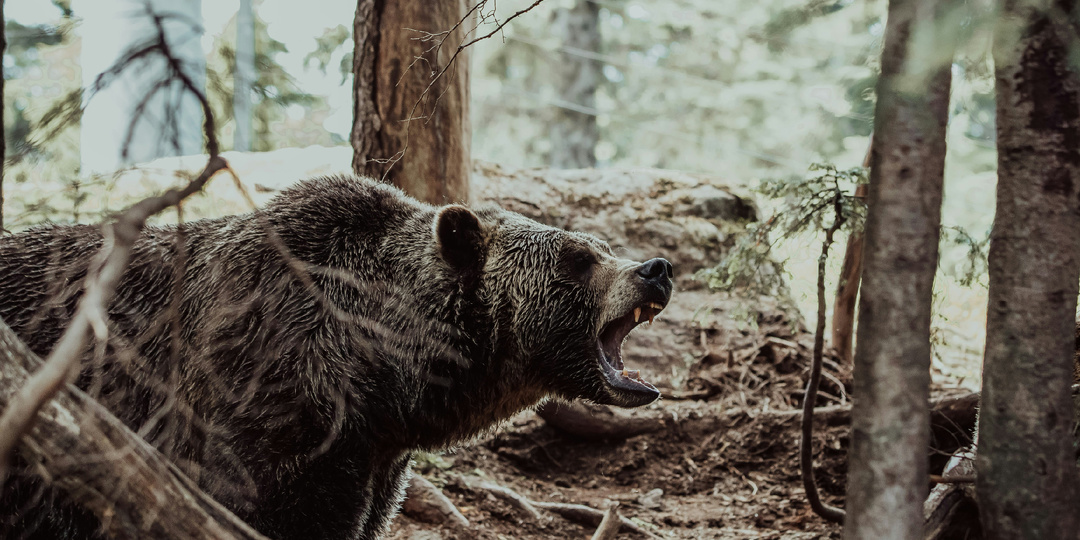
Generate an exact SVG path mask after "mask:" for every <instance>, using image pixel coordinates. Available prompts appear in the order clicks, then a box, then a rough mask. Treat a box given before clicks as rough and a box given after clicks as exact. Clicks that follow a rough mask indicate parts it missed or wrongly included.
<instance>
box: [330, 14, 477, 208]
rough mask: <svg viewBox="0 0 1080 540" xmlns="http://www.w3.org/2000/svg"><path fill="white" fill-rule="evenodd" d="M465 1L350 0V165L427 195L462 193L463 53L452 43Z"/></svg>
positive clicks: (464, 26) (460, 30)
mask: <svg viewBox="0 0 1080 540" xmlns="http://www.w3.org/2000/svg"><path fill="white" fill-rule="evenodd" d="M471 5H472V4H471V0H451V1H445V2H393V1H388V0H359V1H358V2H357V5H356V17H355V19H354V21H353V39H354V42H355V43H354V45H355V49H354V53H353V128H352V134H351V142H352V146H353V163H352V167H353V171H354V172H356V173H357V174H363V175H368V176H371V177H374V178H377V179H383V180H385V181H387V182H390V183H392V184H394V185H395V186H398V187H400V188H402V189H403V190H405V191H406V192H407V193H409V194H410V195H412V196H414V197H416V198H418V199H421V200H424V201H427V202H430V203H434V204H446V203H450V202H467V201H468V195H469V189H468V188H469V171H470V169H471V157H470V155H469V143H470V138H471V131H470V124H469V69H468V66H469V58H468V56H469V53H468V51H467V50H464V49H459V46H460V45H461V44H463V42H464V39H465V31H466V30H471V29H472V27H473V23H472V17H471V15H470V14H469V10H470V8H471ZM467 15H468V16H467ZM466 19H467V20H466ZM463 20H464V22H462V21H463ZM459 22H460V23H461V24H460V25H459V24H458V23H459ZM444 70H445V71H444Z"/></svg>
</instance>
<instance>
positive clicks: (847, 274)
mask: <svg viewBox="0 0 1080 540" xmlns="http://www.w3.org/2000/svg"><path fill="white" fill-rule="evenodd" d="M873 140H874V139H873V134H871V135H870V141H871V144H870V147H869V148H867V149H866V157H865V158H863V164H862V166H863V168H864V169H869V168H870V154H871V153H872V151H873V147H874V145H873ZM855 196H856V197H860V198H866V184H861V185H859V186H858V187H856V188H855ZM862 266H863V232H862V231H855V232H852V233H851V236H848V241H847V248H846V249H845V250H844V264H843V266H842V267H841V269H840V284H839V285H837V287H836V300H835V301H834V302H833V317H832V346H833V348H834V349H836V354H837V355H838V356H839V357H840V359H841V360H842V361H843V362H844V363H845V364H846V365H851V355H852V352H854V351H853V349H852V339H851V338H852V337H854V335H855V301H856V300H857V299H858V298H859V285H860V284H861V283H862Z"/></svg>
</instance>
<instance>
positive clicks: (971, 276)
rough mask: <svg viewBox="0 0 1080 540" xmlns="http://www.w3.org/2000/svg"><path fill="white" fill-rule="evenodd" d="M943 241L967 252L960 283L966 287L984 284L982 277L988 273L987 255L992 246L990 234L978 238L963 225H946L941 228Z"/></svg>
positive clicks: (959, 277)
mask: <svg viewBox="0 0 1080 540" xmlns="http://www.w3.org/2000/svg"><path fill="white" fill-rule="evenodd" d="M941 242H942V243H943V244H952V245H953V246H956V247H959V248H960V249H962V250H963V251H964V252H965V254H966V255H965V257H964V260H963V263H962V265H961V267H960V269H959V272H958V276H957V277H958V280H959V282H960V284H961V285H963V286H964V287H971V286H972V285H974V284H976V283H980V284H983V283H982V278H983V277H985V276H986V273H987V266H986V264H987V263H986V257H987V251H988V249H989V247H990V235H986V236H985V237H983V239H982V240H977V239H976V238H975V237H973V236H972V235H971V234H970V233H968V232H967V231H966V230H964V228H963V227H958V226H945V227H942V228H941ZM943 249H944V248H943ZM983 285H985V284H983Z"/></svg>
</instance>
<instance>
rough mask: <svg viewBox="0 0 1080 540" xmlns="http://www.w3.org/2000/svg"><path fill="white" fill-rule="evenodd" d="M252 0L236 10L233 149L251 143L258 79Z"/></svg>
mask: <svg viewBox="0 0 1080 540" xmlns="http://www.w3.org/2000/svg"><path fill="white" fill-rule="evenodd" d="M251 1H252V0H240V9H239V10H238V11H237V12H236V65H235V71H234V73H233V127H234V128H235V132H234V133H233V150H238V151H240V152H250V151H251V147H252V124H251V118H252V103H251V87H252V85H253V84H254V83H255V12H254V9H252V6H251Z"/></svg>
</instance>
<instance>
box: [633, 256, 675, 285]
mask: <svg viewBox="0 0 1080 540" xmlns="http://www.w3.org/2000/svg"><path fill="white" fill-rule="evenodd" d="M637 273H638V275H639V276H641V277H643V278H645V279H646V280H649V281H651V280H656V279H660V278H662V277H667V278H668V279H671V278H673V277H675V273H674V272H673V271H672V268H671V263H669V262H667V260H666V259H661V258H659V257H657V258H655V259H649V260H647V261H645V262H644V263H642V264H641V266H639V267H638V269H637Z"/></svg>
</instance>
